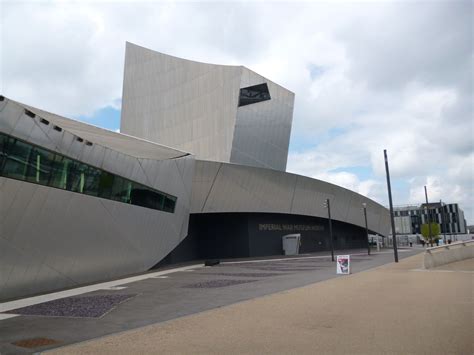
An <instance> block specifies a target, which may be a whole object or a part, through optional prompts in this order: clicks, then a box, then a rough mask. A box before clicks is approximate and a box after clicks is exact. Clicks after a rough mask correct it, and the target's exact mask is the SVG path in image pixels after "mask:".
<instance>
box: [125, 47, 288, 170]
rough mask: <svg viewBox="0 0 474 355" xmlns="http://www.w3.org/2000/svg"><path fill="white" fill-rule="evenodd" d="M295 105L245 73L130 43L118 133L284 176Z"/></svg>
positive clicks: (281, 92)
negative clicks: (260, 168) (276, 172)
mask: <svg viewBox="0 0 474 355" xmlns="http://www.w3.org/2000/svg"><path fill="white" fill-rule="evenodd" d="M294 98H295V95H294V93H292V92H291V91H289V90H287V89H285V88H283V87H281V86H280V85H277V84H275V83H273V82H271V81H270V80H268V79H266V78H264V77H263V76H261V75H258V74H257V73H255V72H253V71H251V70H249V69H247V68H245V67H243V66H227V65H214V64H207V63H199V62H195V61H191V60H186V59H181V58H176V57H173V56H169V55H166V54H162V53H158V52H155V51H152V50H149V49H146V48H143V47H140V46H137V45H134V44H131V43H127V46H126V52H125V74H124V84H123V97H122V119H121V127H120V130H121V132H122V133H125V134H129V135H132V136H135V137H140V138H144V139H147V140H150V141H153V142H156V143H160V144H164V145H167V146H171V147H174V148H177V149H181V150H184V151H187V152H190V153H192V154H194V155H196V157H197V158H199V159H203V160H212V161H219V162H227V163H236V164H243V165H248V166H254V167H263V168H270V169H275V170H281V171H285V170H286V162H287V156H288V145H289V141H290V133H291V124H292V118H293V105H294Z"/></svg>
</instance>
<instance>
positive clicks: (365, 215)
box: [362, 202, 370, 255]
mask: <svg viewBox="0 0 474 355" xmlns="http://www.w3.org/2000/svg"><path fill="white" fill-rule="evenodd" d="M362 206H363V207H364V218H365V234H366V235H367V255H370V242H369V227H368V226H367V204H366V203H365V202H364V203H363V204H362Z"/></svg>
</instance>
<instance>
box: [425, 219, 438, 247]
mask: <svg viewBox="0 0 474 355" xmlns="http://www.w3.org/2000/svg"><path fill="white" fill-rule="evenodd" d="M430 226H431V235H430V228H429V227H428V224H427V223H426V224H422V225H421V235H422V236H423V239H424V240H425V241H426V243H430V245H431V246H433V244H434V243H436V241H438V240H439V239H440V238H439V237H438V236H439V234H440V233H441V228H440V226H439V224H438V223H430Z"/></svg>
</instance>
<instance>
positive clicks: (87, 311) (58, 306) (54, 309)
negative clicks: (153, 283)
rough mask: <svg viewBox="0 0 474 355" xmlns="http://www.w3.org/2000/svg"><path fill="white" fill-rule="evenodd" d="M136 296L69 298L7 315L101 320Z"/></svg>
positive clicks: (20, 309) (29, 307) (25, 308)
mask: <svg viewBox="0 0 474 355" xmlns="http://www.w3.org/2000/svg"><path fill="white" fill-rule="evenodd" d="M135 296H136V294H134V295H97V296H80V297H68V298H62V299H59V300H54V301H49V302H44V303H39V304H35V305H33V306H28V307H23V308H17V309H13V310H11V311H8V312H5V313H13V314H21V315H25V316H46V317H78V318H100V317H102V316H104V315H105V314H106V313H108V312H109V311H111V310H112V309H113V308H115V307H116V306H118V305H119V304H120V303H122V302H125V301H127V300H129V299H130V298H133V297H135Z"/></svg>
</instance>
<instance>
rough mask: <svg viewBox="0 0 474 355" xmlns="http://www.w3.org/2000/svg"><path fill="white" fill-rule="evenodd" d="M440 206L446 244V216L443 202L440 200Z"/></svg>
mask: <svg viewBox="0 0 474 355" xmlns="http://www.w3.org/2000/svg"><path fill="white" fill-rule="evenodd" d="M439 206H440V207H439V208H440V209H441V220H442V221H443V237H444V238H443V239H444V244H446V218H445V215H444V206H443V202H442V201H441V200H439Z"/></svg>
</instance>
